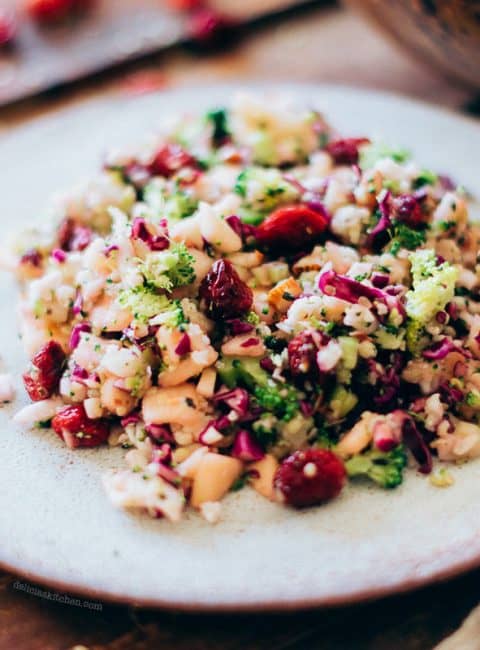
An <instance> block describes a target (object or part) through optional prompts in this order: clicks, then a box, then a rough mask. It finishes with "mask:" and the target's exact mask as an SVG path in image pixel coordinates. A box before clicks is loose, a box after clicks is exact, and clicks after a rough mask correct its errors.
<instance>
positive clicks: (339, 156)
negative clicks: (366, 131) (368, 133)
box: [325, 138, 370, 165]
mask: <svg viewBox="0 0 480 650" xmlns="http://www.w3.org/2000/svg"><path fill="white" fill-rule="evenodd" d="M369 142H370V140H369V139H368V138H345V139H342V140H332V142H329V143H328V144H327V146H326V147H325V149H326V150H327V151H328V153H329V154H330V155H331V156H332V158H333V160H334V161H335V164H336V165H356V164H357V163H358V157H359V152H358V148H359V146H360V145H362V144H368V143H369Z"/></svg>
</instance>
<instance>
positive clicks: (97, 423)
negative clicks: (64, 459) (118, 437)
mask: <svg viewBox="0 0 480 650" xmlns="http://www.w3.org/2000/svg"><path fill="white" fill-rule="evenodd" d="M52 429H53V430H54V431H55V433H56V434H58V435H59V436H60V438H62V440H63V441H64V442H65V444H66V445H67V446H68V447H70V448H71V449H75V448H76V447H98V445H101V444H103V443H104V442H106V441H107V439H108V436H109V435H110V424H109V423H108V420H106V419H105V418H99V419H98V420H91V419H90V418H89V417H87V414H86V413H85V409H84V408H83V405H82V404H74V405H71V406H64V407H63V408H62V409H61V410H60V411H59V412H58V413H57V414H56V415H55V416H54V418H53V419H52Z"/></svg>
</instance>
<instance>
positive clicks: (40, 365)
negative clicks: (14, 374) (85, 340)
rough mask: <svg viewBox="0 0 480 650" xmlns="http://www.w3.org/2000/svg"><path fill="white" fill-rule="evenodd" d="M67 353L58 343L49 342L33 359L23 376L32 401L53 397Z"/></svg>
mask: <svg viewBox="0 0 480 650" xmlns="http://www.w3.org/2000/svg"><path fill="white" fill-rule="evenodd" d="M64 362H65V353H64V351H63V349H62V347H61V346H60V345H59V344H58V343H57V342H56V341H48V343H45V345H44V346H43V347H42V348H40V350H39V351H38V352H37V354H36V355H35V356H34V357H33V359H32V361H31V363H30V367H29V369H28V370H27V372H26V373H24V375H23V383H24V384H25V388H26V390H27V393H28V395H29V396H30V399H31V400H32V401H34V402H38V401H40V400H42V399H47V398H48V397H51V395H53V393H54V392H55V391H56V390H57V388H58V383H59V381H60V377H61V375H62V370H63V364H64Z"/></svg>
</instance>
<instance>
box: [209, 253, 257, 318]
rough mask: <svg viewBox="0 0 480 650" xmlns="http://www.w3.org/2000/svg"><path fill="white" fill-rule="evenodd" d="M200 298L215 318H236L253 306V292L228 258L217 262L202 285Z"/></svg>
mask: <svg viewBox="0 0 480 650" xmlns="http://www.w3.org/2000/svg"><path fill="white" fill-rule="evenodd" d="M199 293H200V298H201V299H202V300H204V301H205V303H206V307H207V312H208V313H209V314H210V316H213V318H236V317H238V316H242V315H243V314H246V313H247V312H248V311H250V309H251V308H252V304H253V293H252V290H251V289H250V287H248V286H247V285H246V284H245V282H243V280H241V279H240V277H239V275H238V273H237V272H236V271H235V269H234V268H233V265H232V264H231V262H229V261H228V260H224V259H220V260H217V261H216V262H215V264H214V265H213V266H212V268H211V269H210V271H209V272H208V273H207V275H206V276H205V278H204V279H203V280H202V284H201V285H200V290H199Z"/></svg>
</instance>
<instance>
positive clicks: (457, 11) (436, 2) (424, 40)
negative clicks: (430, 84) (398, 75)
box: [345, 0, 480, 88]
mask: <svg viewBox="0 0 480 650" xmlns="http://www.w3.org/2000/svg"><path fill="white" fill-rule="evenodd" d="M345 2H346V4H348V5H349V6H350V7H351V8H352V9H355V10H358V11H360V12H361V13H363V15H365V16H366V17H367V18H368V19H369V20H370V21H371V22H373V23H376V25H377V26H378V27H380V28H381V29H382V30H383V31H384V32H386V33H388V34H390V36H392V37H393V38H394V39H395V40H396V41H398V42H399V43H401V44H402V45H403V46H404V47H405V48H407V49H408V50H409V51H410V52H411V53H413V54H414V55H416V56H417V57H418V59H419V60H425V61H428V62H429V63H432V64H434V65H435V66H436V67H437V68H439V69H440V70H442V71H443V72H444V73H446V74H448V75H449V76H450V77H453V78H455V79H457V80H459V81H462V82H465V83H467V84H469V85H470V86H474V87H476V88H480V1H478V0H345Z"/></svg>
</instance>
